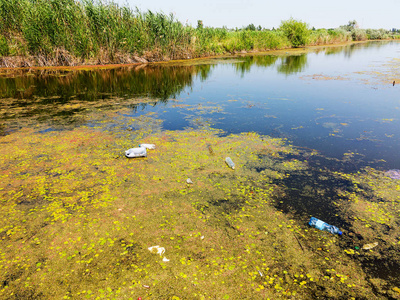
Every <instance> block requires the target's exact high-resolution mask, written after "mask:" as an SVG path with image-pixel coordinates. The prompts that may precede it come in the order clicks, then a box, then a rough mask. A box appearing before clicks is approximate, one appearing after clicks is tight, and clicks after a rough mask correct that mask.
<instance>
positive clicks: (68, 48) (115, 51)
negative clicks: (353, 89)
mask: <svg viewBox="0 0 400 300" xmlns="http://www.w3.org/2000/svg"><path fill="white" fill-rule="evenodd" d="M0 17H1V20H2V22H0V68H21V67H46V66H54V67H55V66H82V65H108V64H132V63H147V62H158V61H169V60H179V59H192V58H201V57H207V56H219V55H227V54H237V53H249V52H263V51H269V50H279V49H288V48H298V47H304V46H316V45H330V44H339V43H346V42H351V41H365V40H384V39H400V31H399V30H396V29H392V30H391V31H389V30H385V29H360V28H358V25H357V22H356V21H350V22H349V23H348V24H347V25H343V26H340V27H339V28H335V29H315V28H310V26H309V25H308V24H306V23H304V22H302V21H299V20H295V19H289V20H285V21H282V22H281V25H280V27H279V28H277V29H275V28H272V29H266V28H262V27H261V26H258V27H256V26H254V25H253V24H250V25H248V26H247V27H244V28H241V29H238V28H236V29H228V28H226V27H224V28H212V27H206V26H204V25H203V22H202V21H201V20H199V21H198V24H197V27H193V26H190V25H188V24H182V23H181V22H180V21H178V20H177V19H175V17H174V15H173V14H169V15H167V14H164V13H160V12H157V13H154V12H152V11H147V12H141V11H139V10H138V9H136V10H133V9H131V8H129V7H126V6H119V5H118V4H116V3H114V2H106V1H102V0H100V1H93V0H83V1H75V0H35V1H33V0H0Z"/></svg>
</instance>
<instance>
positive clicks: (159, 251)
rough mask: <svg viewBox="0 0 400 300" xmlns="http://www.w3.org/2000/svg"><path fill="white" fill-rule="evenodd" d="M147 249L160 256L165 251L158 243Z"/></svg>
mask: <svg viewBox="0 0 400 300" xmlns="http://www.w3.org/2000/svg"><path fill="white" fill-rule="evenodd" d="M147 249H149V251H150V252H151V253H154V254H160V256H162V255H163V254H164V252H165V248H164V247H160V246H158V245H157V246H151V247H149V248H147Z"/></svg>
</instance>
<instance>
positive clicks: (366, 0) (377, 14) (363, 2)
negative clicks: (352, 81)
mask: <svg viewBox="0 0 400 300" xmlns="http://www.w3.org/2000/svg"><path fill="white" fill-rule="evenodd" d="M114 1H115V2H116V3H118V4H120V5H122V6H130V7H131V8H135V7H138V8H139V10H141V11H147V10H149V9H150V10H151V11H153V12H163V13H166V14H169V13H173V14H174V15H175V17H176V18H177V19H178V20H179V21H180V22H182V23H184V24H185V23H186V22H187V23H188V24H190V25H192V26H194V27H196V26H197V20H202V21H203V24H204V26H210V27H222V26H227V27H228V28H236V27H238V28H241V27H243V26H247V25H249V24H251V23H253V24H254V25H255V26H258V25H261V26H262V27H264V28H269V29H272V27H275V28H277V27H279V25H280V23H281V21H282V20H287V19H289V18H290V17H293V18H294V19H296V20H301V21H303V22H306V23H307V24H309V25H310V27H311V28H312V27H313V26H314V27H315V28H336V27H339V26H340V25H347V23H348V22H349V21H350V20H356V21H357V22H358V24H359V26H360V28H364V29H367V28H372V29H379V28H385V29H392V28H397V29H399V28H400V0H379V1H378V0H332V1H327V0H325V1H324V0H303V1H302V0H274V1H270V0H229V1H228V0H198V1H191V0H114Z"/></svg>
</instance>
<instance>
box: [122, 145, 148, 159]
mask: <svg viewBox="0 0 400 300" xmlns="http://www.w3.org/2000/svg"><path fill="white" fill-rule="evenodd" d="M125 156H126V157H128V158H132V157H146V156H147V151H146V148H144V147H139V148H131V149H128V150H126V151H125Z"/></svg>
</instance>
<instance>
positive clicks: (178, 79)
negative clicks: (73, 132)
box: [0, 42, 400, 169]
mask: <svg viewBox="0 0 400 300" xmlns="http://www.w3.org/2000/svg"><path fill="white" fill-rule="evenodd" d="M293 54H295V55H293ZM399 55H400V43H398V42H370V43H363V44H354V45H350V46H344V47H327V48H318V49H317V51H315V50H313V51H311V52H308V53H296V52H287V53H283V55H282V56H277V55H254V56H243V57H236V58H225V59H214V60H207V61H205V60H199V61H195V63H194V64H189V63H185V64H181V65H174V66H168V65H165V66H161V65H152V66H147V67H133V68H132V67H129V68H127V67H124V68H115V69H108V70H87V71H84V70H80V71H74V72H67V71H64V72H56V71H35V72H30V73H28V74H27V75H26V74H25V75H15V74H14V75H13V76H10V75H8V76H2V77H0V98H2V99H3V98H5V99H7V100H4V99H3V101H2V104H1V111H2V114H1V115H0V117H1V123H3V124H2V125H1V131H2V132H3V134H6V133H7V132H8V131H10V130H14V129H15V127H18V126H20V125H16V124H15V121H16V120H17V119H18V120H21V118H29V117H35V120H36V121H37V122H42V123H46V122H48V123H49V128H48V129H46V130H54V129H57V128H58V129H60V128H59V127H60V126H61V127H62V126H63V125H65V124H70V125H71V123H72V124H73V122H74V121H75V120H74V118H73V116H74V114H75V113H76V112H77V111H80V108H79V107H68V105H67V107H64V108H62V109H60V107H59V106H60V105H59V104H63V105H64V106H65V104H68V103H74V101H75V102H76V101H81V102H82V101H83V102H85V103H101V101H104V100H107V99H116V100H115V101H114V102H112V103H110V104H109V105H110V106H114V108H115V106H118V105H119V106H121V107H123V106H124V103H125V101H126V100H128V99H131V98H134V97H147V98H149V99H150V103H151V104H152V105H148V103H149V100H148V101H147V104H137V105H130V107H131V110H130V111H131V112H130V113H129V115H132V116H138V115H141V114H146V113H149V112H154V113H156V116H157V118H159V119H162V120H163V121H164V122H163V128H164V129H169V130H177V129H183V128H187V127H198V126H205V125H210V126H211V127H214V128H219V129H222V130H224V131H225V133H226V134H229V133H240V132H248V131H255V132H257V133H260V134H265V135H270V136H273V137H284V138H287V139H288V140H289V141H291V142H293V144H294V145H296V146H299V147H306V148H311V149H316V150H318V151H319V152H320V153H321V154H323V155H324V156H327V157H334V158H342V157H343V154H344V153H351V152H354V153H356V157H357V166H356V167H360V166H364V165H373V166H375V167H378V168H383V169H394V168H400V156H399V155H398V149H399V146H400V119H399V117H398V116H399V107H400V102H399V101H400V93H399V88H400V82H399V84H398V85H395V86H393V85H392V83H391V82H392V81H393V80H392V78H396V76H399V75H398V72H399V68H398V66H397V69H395V68H394V67H393V66H392V65H391V63H392V60H393V59H395V58H397V57H399ZM397 63H398V62H397ZM396 72H397V75H396ZM156 101H157V102H156ZM111 123H112V121H111ZM79 124H82V122H78V123H77V124H76V125H77V126H78V125H79ZM382 160H383V161H382Z"/></svg>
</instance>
